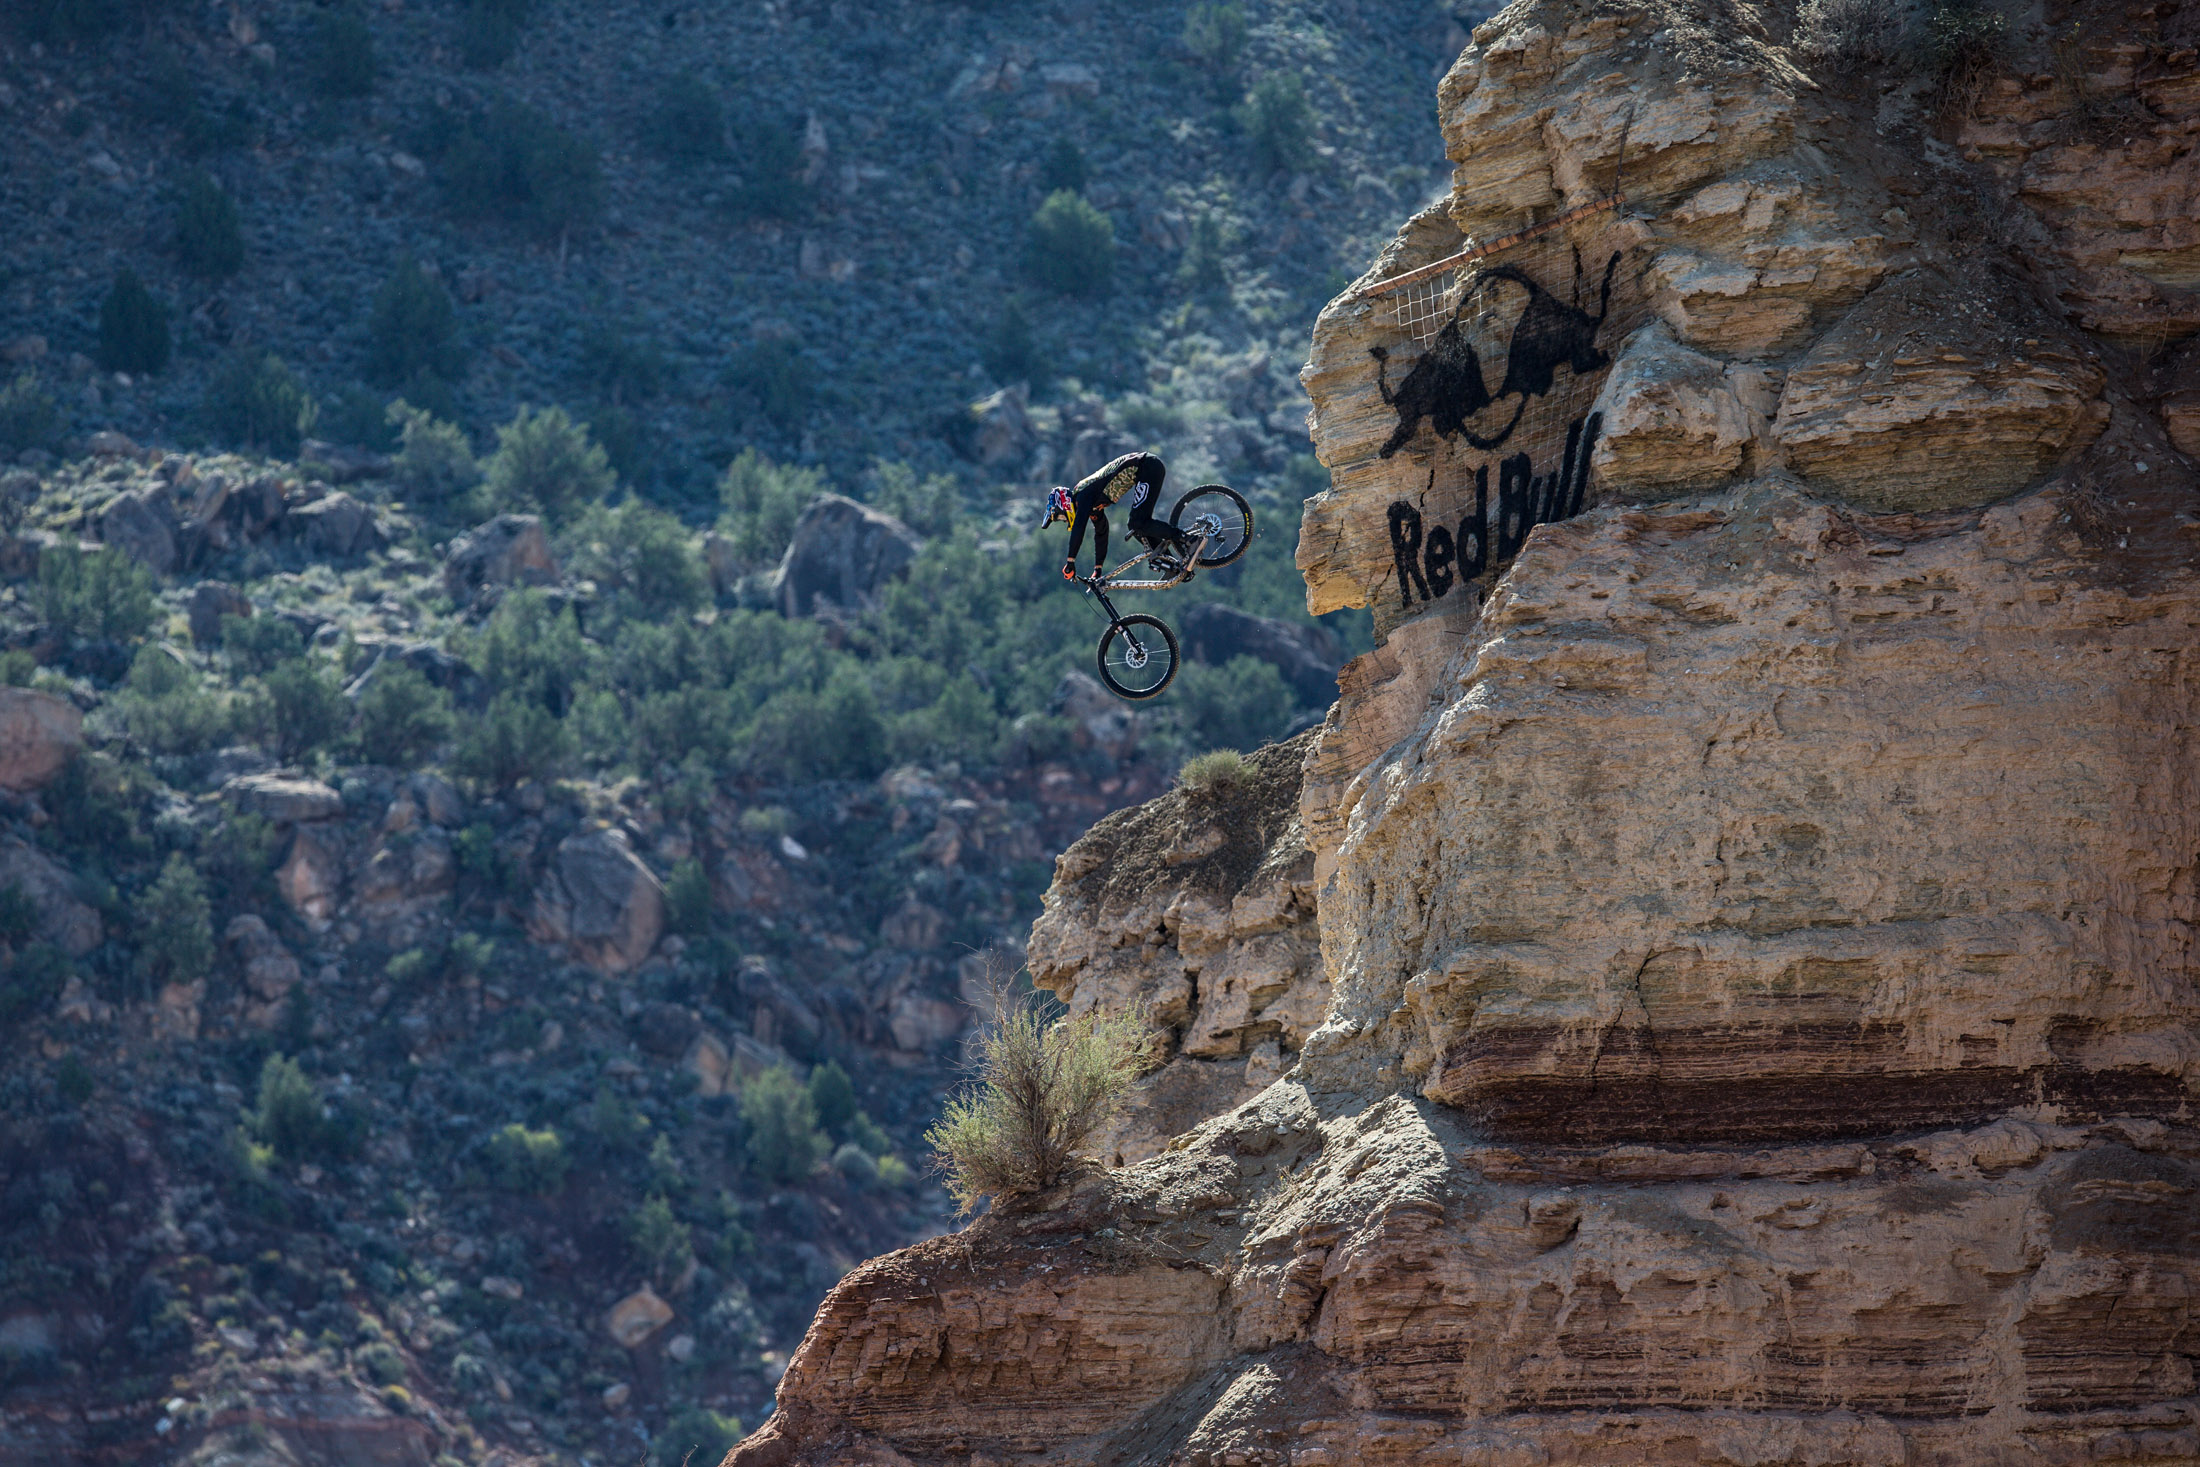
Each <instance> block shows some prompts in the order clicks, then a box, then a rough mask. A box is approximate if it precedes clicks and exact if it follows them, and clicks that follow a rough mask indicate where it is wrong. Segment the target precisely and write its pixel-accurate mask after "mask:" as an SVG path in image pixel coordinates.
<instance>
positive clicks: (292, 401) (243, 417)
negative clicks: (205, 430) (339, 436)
mask: <svg viewBox="0 0 2200 1467" xmlns="http://www.w3.org/2000/svg"><path fill="white" fill-rule="evenodd" d="M204 411H205V414H206V421H207V425H208V426H209V427H211V428H212V429H213V430H214V431H215V432H216V433H217V434H219V435H221V436H222V437H224V438H227V439H229V440H230V441H231V442H233V443H236V444H238V445H240V446H242V447H246V448H256V449H259V450H261V451H263V452H266V453H271V454H275V455H277V456H279V457H283V458H288V457H291V456H293V455H295V454H296V453H297V452H298V445H299V443H300V442H301V441H303V440H304V438H305V436H306V435H307V434H308V433H310V432H312V431H313V424H314V421H315V420H316V419H317V418H318V417H319V415H320V405H319V404H318V403H316V402H314V400H313V394H311V393H310V392H307V391H306V389H305V386H304V384H303V383H301V382H300V381H299V380H298V378H297V376H296V375H295V374H294V373H293V372H292V371H291V370H290V366H289V364H288V363H286V362H285V361H284V360H283V359H282V358H281V357H279V356H277V355H275V353H273V352H255V351H253V350H251V349H250V348H249V347H247V348H241V349H239V350H236V351H233V352H231V353H230V354H229V355H228V356H227V357H225V358H224V359H223V360H222V363H221V365H220V366H218V367H216V368H215V369H214V373H213V375H212V376H211V377H210V378H209V379H208V381H207V385H206V398H205V405H204Z"/></svg>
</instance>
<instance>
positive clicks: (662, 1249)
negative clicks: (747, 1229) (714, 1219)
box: [626, 1136, 695, 1284]
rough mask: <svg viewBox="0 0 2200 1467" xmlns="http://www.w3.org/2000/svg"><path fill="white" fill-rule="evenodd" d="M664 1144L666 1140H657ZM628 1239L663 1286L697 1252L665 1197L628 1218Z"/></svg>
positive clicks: (639, 1260)
mask: <svg viewBox="0 0 2200 1467" xmlns="http://www.w3.org/2000/svg"><path fill="white" fill-rule="evenodd" d="M657 1139H658V1141H659V1142H662V1141H663V1140H664V1139H665V1138H664V1137H662V1136H660V1137H658V1138H657ZM626 1240H627V1244H628V1246H629V1247H631V1248H632V1249H633V1250H634V1259H635V1261H636V1262H637V1263H639V1264H641V1266H642V1268H643V1269H644V1271H646V1272H647V1273H648V1274H649V1276H650V1277H651V1278H652V1279H654V1280H655V1281H656V1282H657V1283H659V1284H669V1283H670V1282H672V1280H673V1279H674V1278H676V1277H678V1276H679V1273H680V1270H681V1269H682V1268H684V1267H686V1265H687V1261H688V1256H689V1255H690V1254H691V1253H693V1252H694V1251H695V1239H694V1236H693V1234H691V1233H690V1232H689V1231H688V1225H687V1224H686V1223H684V1222H682V1221H680V1219H679V1217H678V1216H677V1215H676V1214H675V1213H674V1212H673V1210H672V1204H671V1203H670V1202H669V1201H667V1200H666V1199H665V1198H664V1196H663V1195H662V1194H659V1195H656V1196H652V1197H650V1198H649V1199H648V1200H647V1201H645V1202H644V1203H643V1204H642V1205H641V1206H640V1207H639V1208H636V1209H635V1212H634V1215H633V1216H632V1217H630V1218H628V1219H627V1224H626Z"/></svg>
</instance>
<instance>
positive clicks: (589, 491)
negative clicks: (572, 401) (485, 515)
mask: <svg viewBox="0 0 2200 1467" xmlns="http://www.w3.org/2000/svg"><path fill="white" fill-rule="evenodd" d="M485 482H486V484H487V488H488V493H489V499H490V502H491V504H492V505H493V506H494V507H495V508H496V509H497V510H498V511H500V512H504V511H519V512H530V513H539V514H541V515H542V516H543V517H544V518H546V519H549V520H551V521H553V522H555V523H563V522H564V521H565V520H567V519H569V518H571V517H572V516H573V515H575V514H577V513H578V512H579V511H580V508H581V506H583V505H585V504H587V503H589V502H590V501H591V500H595V499H601V498H602V497H603V496H604V495H606V494H608V493H610V492H611V490H612V487H613V486H614V484H615V483H616V480H615V479H614V478H613V476H612V473H611V463H610V461H609V460H608V459H607V458H605V456H604V451H603V449H601V448H600V447H598V446H597V445H596V443H595V441H594V440H593V439H591V438H590V437H589V436H588V430H587V429H586V428H584V427H583V426H581V425H580V424H578V423H576V422H574V421H573V420H572V419H571V418H570V417H568V416H567V415H566V411H565V409H564V408H561V407H549V408H544V409H542V410H541V411H540V412H535V411H532V410H530V409H527V408H521V409H520V410H519V412H518V413H517V414H515V415H514V416H513V418H512V421H511V422H509V423H506V424H505V425H504V426H503V427H501V428H499V429H497V451H496V452H495V453H494V454H492V455H490V458H489V463H488V467H487V473H486V480H485Z"/></svg>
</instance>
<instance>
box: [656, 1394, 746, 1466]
mask: <svg viewBox="0 0 2200 1467" xmlns="http://www.w3.org/2000/svg"><path fill="white" fill-rule="evenodd" d="M741 1437H742V1431H741V1418H740V1417H738V1416H721V1415H719V1414H718V1413H717V1412H716V1411H713V1410H711V1409H710V1408H709V1407H707V1406H694V1407H690V1408H689V1409H688V1410H685V1411H682V1412H681V1413H680V1414H679V1415H677V1416H675V1417H673V1418H672V1420H670V1421H669V1422H667V1423H665V1429H664V1430H663V1431H660V1432H658V1433H657V1435H655V1436H654V1437H652V1438H650V1444H649V1467H707V1464H709V1463H712V1462H716V1461H718V1460H719V1459H720V1458H721V1457H723V1456H725V1455H726V1453H728V1452H730V1451H732V1450H733V1447H734V1443H736V1442H738V1441H740V1440H741Z"/></svg>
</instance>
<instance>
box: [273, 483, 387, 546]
mask: <svg viewBox="0 0 2200 1467" xmlns="http://www.w3.org/2000/svg"><path fill="white" fill-rule="evenodd" d="M289 525H290V532H291V533H292V534H294V535H296V536H297V537H298V538H299V539H300V540H301V541H303V542H304V544H305V547H306V549H308V550H310V551H312V552H313V553H314V554H316V555H325V556H328V557H329V558H330V559H332V560H348V559H350V558H351V557H353V556H356V555H365V554H366V553H367V552H369V551H371V550H379V549H381V548H382V546H383V545H384V544H385V543H386V537H385V536H384V535H383V533H382V527H381V526H380V525H378V524H376V523H375V520H374V511H373V510H371V509H369V508H367V506H366V505H364V504H361V503H360V502H359V501H358V500H356V499H354V498H352V497H351V496H350V495H349V494H345V493H342V492H341V491H339V492H338V493H335V494H325V495H323V496H322V497H321V498H319V499H316V500H314V501H313V503H311V504H305V505H300V506H299V507H298V508H296V509H294V510H292V511H291V512H290V519H289Z"/></svg>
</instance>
